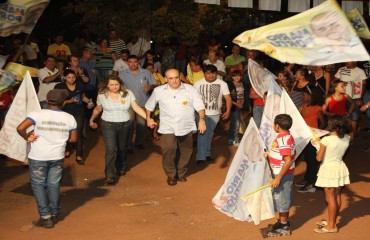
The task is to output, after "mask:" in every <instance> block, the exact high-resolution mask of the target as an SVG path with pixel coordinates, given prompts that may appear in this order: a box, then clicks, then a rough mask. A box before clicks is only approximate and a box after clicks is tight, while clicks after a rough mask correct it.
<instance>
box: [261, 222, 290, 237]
mask: <svg viewBox="0 0 370 240" xmlns="http://www.w3.org/2000/svg"><path fill="white" fill-rule="evenodd" d="M290 233H291V230H290V224H289V222H287V223H286V224H282V223H280V224H279V226H277V227H276V228H275V229H273V230H269V231H267V236H268V237H279V236H289V235H290Z"/></svg>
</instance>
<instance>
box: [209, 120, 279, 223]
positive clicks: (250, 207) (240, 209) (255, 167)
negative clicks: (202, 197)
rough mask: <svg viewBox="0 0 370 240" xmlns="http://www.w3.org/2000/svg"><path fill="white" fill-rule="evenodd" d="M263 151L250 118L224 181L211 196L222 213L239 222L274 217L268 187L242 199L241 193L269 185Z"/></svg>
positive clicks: (261, 143)
mask: <svg viewBox="0 0 370 240" xmlns="http://www.w3.org/2000/svg"><path fill="white" fill-rule="evenodd" d="M263 153H264V143H263V140H262V138H261V136H260V134H259V131H258V128H257V126H256V124H255V122H254V120H253V118H252V119H251V120H250V122H249V125H248V128H247V130H246V131H245V134H244V136H243V139H242V140H241V142H240V145H239V148H238V150H237V152H236V154H235V156H234V159H233V162H232V163H231V166H230V168H229V171H228V173H227V176H226V179H225V182H224V184H223V185H222V187H221V188H220V190H219V191H218V192H217V194H216V195H215V196H214V198H213V199H212V203H213V204H214V206H215V207H216V208H217V209H218V210H220V211H221V212H222V213H225V214H226V215H228V216H230V217H233V218H235V219H237V220H240V221H254V223H255V224H259V223H260V221H261V220H265V219H269V218H273V217H274V209H273V202H272V193H271V189H270V188H268V189H265V190H263V191H259V192H257V193H255V194H253V196H251V197H250V198H248V199H247V200H246V201H244V200H242V199H241V197H242V196H243V195H245V194H247V193H250V192H252V191H254V190H255V189H257V188H260V187H262V186H264V185H266V184H268V183H269V180H270V179H271V174H270V170H269V166H268V162H267V161H266V159H265V158H264V156H263Z"/></svg>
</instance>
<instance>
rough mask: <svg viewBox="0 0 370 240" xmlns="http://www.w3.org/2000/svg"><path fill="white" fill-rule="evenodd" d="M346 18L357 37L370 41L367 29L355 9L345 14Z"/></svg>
mask: <svg viewBox="0 0 370 240" xmlns="http://www.w3.org/2000/svg"><path fill="white" fill-rule="evenodd" d="M346 16H347V18H348V20H349V21H350V22H351V24H352V26H353V28H354V29H355V31H356V32H357V35H358V36H359V37H362V38H366V39H370V32H369V28H368V27H367V24H366V21H365V19H364V18H363V17H362V16H361V14H360V12H359V11H358V9H357V8H355V9H353V10H351V11H349V12H347V13H346Z"/></svg>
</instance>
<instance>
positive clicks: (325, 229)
mask: <svg viewBox="0 0 370 240" xmlns="http://www.w3.org/2000/svg"><path fill="white" fill-rule="evenodd" d="M313 231H314V232H316V233H337V232H338V228H334V229H327V228H325V227H318V228H315V229H314V230H313Z"/></svg>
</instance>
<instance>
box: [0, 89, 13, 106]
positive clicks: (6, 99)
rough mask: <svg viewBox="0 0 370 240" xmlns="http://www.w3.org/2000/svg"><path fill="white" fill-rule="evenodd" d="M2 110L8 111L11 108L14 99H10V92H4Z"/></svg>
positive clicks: (1, 99) (0, 99)
mask: <svg viewBox="0 0 370 240" xmlns="http://www.w3.org/2000/svg"><path fill="white" fill-rule="evenodd" d="M0 102H1V103H0V109H7V108H9V107H10V103H11V102H12V98H11V97H10V93H9V91H7V92H4V93H3V94H1V96H0Z"/></svg>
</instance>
